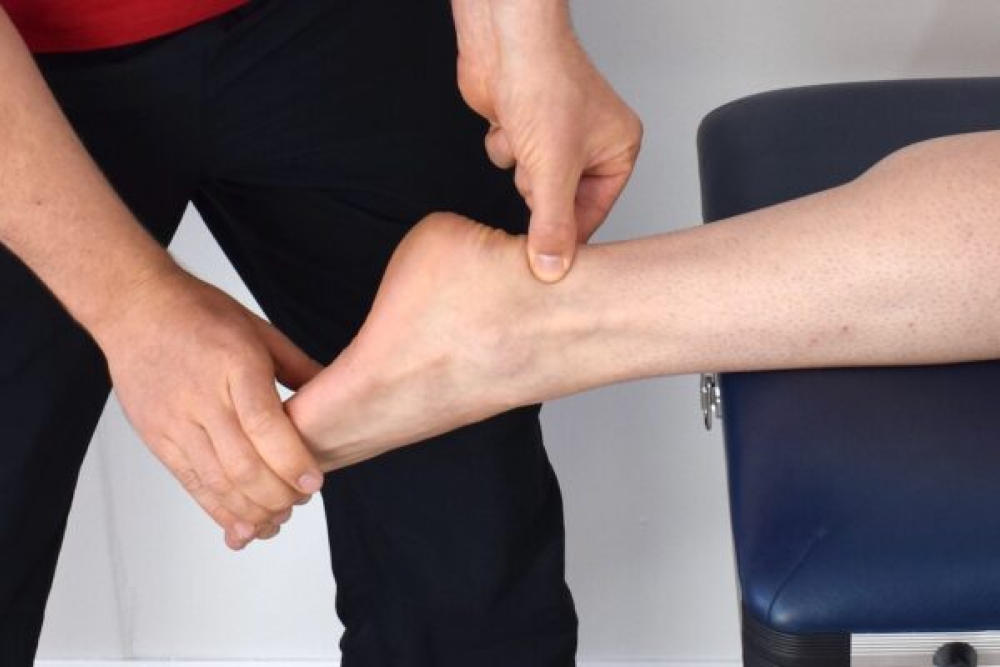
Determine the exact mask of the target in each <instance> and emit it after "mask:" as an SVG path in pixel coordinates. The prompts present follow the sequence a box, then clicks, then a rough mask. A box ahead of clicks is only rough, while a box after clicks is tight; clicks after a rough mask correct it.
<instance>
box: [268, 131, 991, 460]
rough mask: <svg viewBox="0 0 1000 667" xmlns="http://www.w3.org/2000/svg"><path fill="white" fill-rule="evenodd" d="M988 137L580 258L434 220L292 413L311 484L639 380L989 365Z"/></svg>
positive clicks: (972, 137) (924, 151)
mask: <svg viewBox="0 0 1000 667" xmlns="http://www.w3.org/2000/svg"><path fill="white" fill-rule="evenodd" d="M997 183H1000V133H998V132H987V133H977V134H969V135H961V136H956V137H949V138H945V139H936V140H933V141H928V142H923V143H921V144H917V145H914V146H912V147H910V148H907V149H904V150H902V151H900V152H898V153H896V154H894V155H892V156H890V157H889V158H887V159H885V160H884V161H883V162H881V163H880V164H878V165H876V166H875V167H873V168H872V169H871V170H870V171H869V172H867V173H866V174H865V175H863V176H862V177H860V178H859V179H857V180H856V181H854V182H852V183H849V184H847V185H844V186H841V187H839V188H835V189H833V190H829V191H826V192H822V193H818V194H816V195H812V196H809V197H805V198H802V199H799V200H796V201H792V202H788V203H786V204H782V205H780V206H775V207H772V208H769V209H763V210H760V211H755V212H753V213H749V214H746V215H743V216H739V217H738V218H733V219H731V220H726V221H721V222H718V223H714V224H712V225H708V226H699V227H694V228H689V229H684V230H680V231H677V232H671V233H668V234H662V235H658V236H653V237H649V238H644V239H637V240H632V241H625V242H619V243H609V244H601V245H590V246H581V247H580V248H579V249H578V251H577V259H576V263H575V264H574V267H573V269H572V271H571V272H570V273H569V275H567V276H566V277H565V278H564V279H563V280H561V281H560V282H558V283H555V284H545V283H542V282H539V281H537V280H535V279H534V278H533V276H532V274H531V271H530V268H529V267H528V264H527V261H526V260H525V243H526V242H527V241H526V239H525V238H524V237H517V236H510V235H508V234H506V233H505V232H502V231H498V230H494V229H491V228H489V227H486V226H484V225H481V224H479V223H476V222H474V221H471V220H468V219H465V218H461V217H459V216H456V215H452V214H447V213H438V214H434V215H432V216H429V217H428V218H427V219H425V220H424V221H422V222H421V223H420V224H418V225H417V226H416V227H415V228H414V229H413V230H412V231H411V233H410V234H409V235H408V236H407V237H406V238H405V239H404V240H403V242H402V243H401V244H400V246H399V247H398V248H397V250H396V253H395V254H394V255H393V258H392V261H391V262H390V264H389V267H388V270H387V272H386V274H385V276H384V278H383V282H382V285H381V287H380V289H379V292H378V295H377V297H376V299H375V302H374V304H373V307H372V310H371V313H370V315H369V317H368V319H367V321H366V322H365V324H364V325H363V327H362V328H361V330H360V331H359V333H358V335H357V336H356V338H355V339H354V341H353V342H352V343H351V344H350V345H349V346H348V347H347V348H346V349H345V350H344V351H343V353H342V354H341V355H340V356H339V357H338V358H337V359H336V360H335V361H334V363H333V364H331V365H330V366H329V367H327V368H326V369H325V370H323V371H322V372H320V373H319V374H318V375H317V376H316V377H315V378H314V379H313V380H311V381H310V382H308V383H307V384H306V385H305V386H304V387H303V388H302V389H301V390H300V391H299V392H298V394H296V395H295V396H294V397H293V398H292V399H291V400H290V401H289V402H288V403H287V404H286V407H287V410H288V413H289V415H290V416H291V418H292V421H293V423H294V424H295V425H296V426H297V427H298V428H299V430H300V432H301V433H302V435H303V437H304V438H305V440H306V442H307V443H308V445H309V446H310V448H311V450H312V451H313V452H314V454H315V455H316V457H317V460H318V461H319V463H320V465H321V467H322V468H323V469H324V470H331V469H336V468H341V467H344V466H346V465H350V464H352V463H356V462H359V461H362V460H365V459H367V458H371V457H373V456H377V455H379V454H381V453H383V452H386V451H388V450H391V449H393V448H396V447H400V446H404V445H408V444H412V443H415V442H419V441H420V440H422V439H424V438H427V437H429V436H432V435H435V434H439V433H442V432H445V431H448V430H451V429H453V428H456V427H458V426H461V425H464V424H468V423H472V422H474V421H478V420H480V419H484V418H486V417H488V416H491V415H494V414H497V413H499V412H502V411H504V410H507V409H511V408H513V407H516V406H519V405H527V404H531V403H535V402H539V401H543V400H548V399H552V398H556V397H559V396H565V395H568V394H572V393H575V392H579V391H583V390H585V389H589V388H592V387H597V386H601V385H607V384H611V383H616V382H621V381H625V380H631V379H637V378H642V377H649V376H656V375H668V374H677V373H694V372H708V371H720V372H723V371H746V370H765V369H781V368H803V367H830V366H858V365H885V364H892V365H895V364H932V363H948V362H958V361H968V360H980V359H993V358H998V357H1000V188H998V187H997Z"/></svg>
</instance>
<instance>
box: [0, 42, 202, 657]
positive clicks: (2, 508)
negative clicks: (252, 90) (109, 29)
mask: <svg viewBox="0 0 1000 667" xmlns="http://www.w3.org/2000/svg"><path fill="white" fill-rule="evenodd" d="M137 53H138V52H137V51H136V50H135V49H133V50H132V51H131V54H132V55H131V56H130V59H129V61H128V63H124V62H121V61H120V60H119V59H120V58H121V57H122V56H123V55H124V54H125V51H120V52H107V53H102V54H91V55H90V56H88V57H86V58H75V57H70V56H66V57H45V58H40V59H39V63H40V65H41V66H42V69H43V72H44V73H45V75H46V76H47V78H48V80H49V84H50V86H51V87H52V89H53V91H54V92H55V93H56V95H57V96H58V98H59V101H60V103H61V104H62V106H63V109H64V111H65V112H66V114H67V116H68V117H69V119H70V121H71V122H72V124H73V125H74V128H75V129H76V131H77V133H78V134H79V135H80V137H81V138H82V139H83V141H84V143H85V144H86V145H87V147H88V148H89V149H90V152H91V153H92V155H93V156H94V157H95V158H96V159H97V161H98V163H99V164H100V166H101V168H102V169H103V171H104V173H105V174H106V175H107V176H108V178H109V179H110V181H111V182H112V183H113V185H114V186H115V187H116V189H117V190H118V192H119V194H121V195H122V197H123V198H124V200H125V202H126V203H127V204H128V205H129V206H130V207H131V208H132V210H133V211H134V212H135V213H136V215H137V216H138V217H139V218H140V220H142V222H143V224H145V225H146V226H147V227H148V228H149V229H150V230H151V231H152V232H153V233H154V235H155V236H157V237H158V238H159V240H160V241H161V242H163V243H166V242H168V241H169V239H170V237H171V236H172V235H173V233H174V230H175V229H176V227H177V224H178V222H179V220H180V216H181V213H182V212H183V209H184V206H185V204H186V202H187V197H188V196H189V194H190V191H191V189H192V187H193V185H194V178H193V177H194V173H193V170H191V169H190V168H189V167H187V166H185V165H184V157H185V156H184V154H183V152H182V151H181V150H179V149H178V144H177V143H176V142H177V141H178V140H181V141H186V140H187V138H186V137H185V136H184V134H185V131H186V128H188V127H191V119H190V118H189V112H190V110H191V109H192V108H193V107H189V105H187V104H185V99H187V100H193V98H191V96H190V94H189V93H186V92H185V90H186V89H187V85H188V84H187V83H186V80H187V76H186V74H187V73H185V72H181V71H180V70H179V69H178V68H177V63H171V64H170V66H169V67H165V65H166V63H160V64H159V65H157V66H155V67H154V66H152V64H151V63H150V62H149V61H148V59H145V58H143V57H141V56H138V55H136V54H137ZM109 63H116V64H115V65H113V66H109ZM165 70H169V71H170V72H172V73H173V75H174V76H173V81H174V84H175V85H171V83H170V81H169V80H168V79H166V78H164V77H163V76H160V77H159V78H158V82H159V83H158V87H157V89H156V93H155V94H154V96H153V97H158V99H150V97H151V96H150V92H151V91H150V90H149V88H148V82H149V81H150V80H151V77H153V76H157V75H163V74H164V73H165ZM194 90H197V88H195V89H194ZM151 120H153V121H154V122H155V123H156V124H158V125H159V126H160V128H161V130H162V131H161V133H159V134H155V135H154V134H151V133H150V132H148V131H146V129H145V128H147V127H149V126H150V121H151ZM0 312H3V313H4V316H3V319H0V350H2V352H0V433H2V437H0V553H2V554H3V555H2V567H0V664H2V665H3V666H4V667H28V666H30V665H31V664H32V663H33V661H34V653H35V650H36V646H37V643H38V637H39V634H40V632H41V625H42V619H43V614H44V609H45V603H46V600H47V598H48V594H49V591H50V589H51V586H52V577H53V573H54V571H55V566H56V561H57V558H58V555H59V549H60V547H61V544H62V540H63V534H64V531H65V525H66V518H67V515H68V513H69V509H70V505H71V503H72V499H73V493H74V490H75V487H76V481H77V478H78V475H79V471H80V465H81V463H82V461H83V458H84V454H85V453H86V450H87V445H88V443H89V442H90V439H91V436H92V435H93V431H94V428H95V426H96V424H97V420H98V418H99V416H100V414H101V410H102V409H103V406H104V403H105V401H106V400H107V396H108V392H109V389H110V379H109V377H108V372H107V365H106V363H105V360H104V357H103V355H102V354H101V351H100V350H99V349H98V347H97V346H96V344H95V343H94V341H93V340H92V339H91V338H90V336H89V335H88V334H87V333H86V332H85V331H84V330H83V329H82V328H81V327H80V326H79V325H78V324H77V323H76V322H74V321H73V320H72V318H70V317H69V315H68V314H67V313H66V311H65V310H64V309H63V308H62V306H61V305H60V304H59V303H58V301H57V300H56V299H55V297H54V296H53V295H52V294H51V292H49V291H48V290H47V288H46V287H45V286H44V285H43V284H42V283H41V282H40V281H39V280H38V278H37V277H36V276H35V275H34V274H33V273H32V272H31V271H29V269H28V268H27V267H26V266H25V265H24V264H23V263H22V262H21V261H20V260H18V259H17V258H16V257H14V256H13V255H12V254H11V253H10V252H9V251H8V250H7V249H6V248H4V247H3V246H0Z"/></svg>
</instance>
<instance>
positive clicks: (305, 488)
mask: <svg viewBox="0 0 1000 667" xmlns="http://www.w3.org/2000/svg"><path fill="white" fill-rule="evenodd" d="M322 486H323V478H322V477H320V476H319V475H317V474H315V473H311V472H307V473H306V474H304V475H302V477H299V488H300V489H301V490H302V493H316V492H317V491H319V490H320V487H322Z"/></svg>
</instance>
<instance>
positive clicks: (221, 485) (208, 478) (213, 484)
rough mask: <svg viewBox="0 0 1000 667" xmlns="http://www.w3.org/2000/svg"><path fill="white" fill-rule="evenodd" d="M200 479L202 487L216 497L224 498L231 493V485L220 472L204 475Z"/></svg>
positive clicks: (215, 471)
mask: <svg viewBox="0 0 1000 667" xmlns="http://www.w3.org/2000/svg"><path fill="white" fill-rule="evenodd" d="M201 477H202V483H203V485H204V486H205V487H206V488H208V490H209V491H211V492H212V493H214V494H216V495H218V496H224V495H226V494H228V493H229V492H230V491H232V488H233V485H232V483H230V481H229V479H228V478H227V477H226V476H225V474H224V473H223V472H222V471H221V470H214V471H212V472H208V473H205V474H203V475H202V476H201Z"/></svg>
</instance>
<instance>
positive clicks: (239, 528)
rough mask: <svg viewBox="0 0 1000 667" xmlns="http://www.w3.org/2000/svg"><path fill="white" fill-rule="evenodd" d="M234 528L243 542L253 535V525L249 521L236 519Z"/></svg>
mask: <svg viewBox="0 0 1000 667" xmlns="http://www.w3.org/2000/svg"><path fill="white" fill-rule="evenodd" d="M234 528H235V529H236V534H237V535H238V536H239V538H240V539H241V540H243V541H244V542H246V541H248V540H249V539H250V538H251V537H253V533H254V527H253V525H251V524H249V523H245V522H243V521H237V522H236V525H235V526H234Z"/></svg>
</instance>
